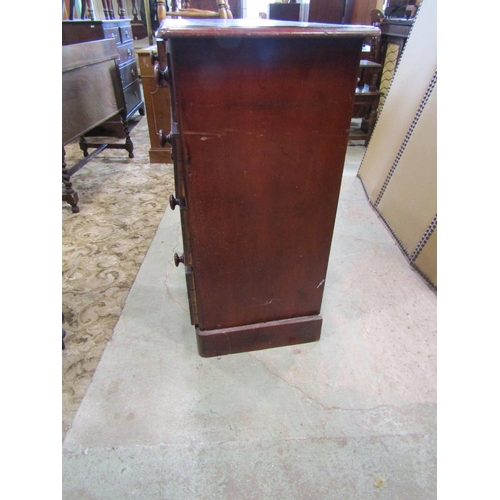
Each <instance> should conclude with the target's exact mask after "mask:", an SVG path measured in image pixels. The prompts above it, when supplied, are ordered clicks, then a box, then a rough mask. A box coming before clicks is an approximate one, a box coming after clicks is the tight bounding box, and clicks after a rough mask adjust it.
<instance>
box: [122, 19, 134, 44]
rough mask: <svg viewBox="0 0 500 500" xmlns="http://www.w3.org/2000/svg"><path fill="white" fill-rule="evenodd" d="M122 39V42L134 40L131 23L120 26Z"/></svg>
mask: <svg viewBox="0 0 500 500" xmlns="http://www.w3.org/2000/svg"><path fill="white" fill-rule="evenodd" d="M120 39H121V43H127V42H133V40H134V38H133V36H132V28H131V26H130V24H129V25H127V26H121V27H120Z"/></svg>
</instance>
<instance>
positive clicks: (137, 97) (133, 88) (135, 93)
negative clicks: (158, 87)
mask: <svg viewBox="0 0 500 500" xmlns="http://www.w3.org/2000/svg"><path fill="white" fill-rule="evenodd" d="M123 93H124V95H125V107H126V108H127V114H128V113H130V111H131V110H132V109H134V108H135V107H136V106H137V105H138V104H140V103H141V102H142V94H141V84H140V82H139V80H136V81H135V82H134V83H132V85H130V86H129V87H127V88H126V89H125V90H124V92H123Z"/></svg>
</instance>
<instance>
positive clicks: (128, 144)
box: [120, 113, 134, 158]
mask: <svg viewBox="0 0 500 500" xmlns="http://www.w3.org/2000/svg"><path fill="white" fill-rule="evenodd" d="M120 118H121V121H122V125H123V131H124V132H125V149H126V150H127V151H128V157H129V158H133V157H134V153H133V151H134V144H133V142H132V140H131V139H130V132H129V130H128V121H127V115H126V114H125V113H120Z"/></svg>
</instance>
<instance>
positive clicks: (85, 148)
mask: <svg viewBox="0 0 500 500" xmlns="http://www.w3.org/2000/svg"><path fill="white" fill-rule="evenodd" d="M79 144H80V149H81V150H82V151H83V156H88V155H89V146H88V143H87V139H85V136H83V135H82V136H81V137H80V141H79Z"/></svg>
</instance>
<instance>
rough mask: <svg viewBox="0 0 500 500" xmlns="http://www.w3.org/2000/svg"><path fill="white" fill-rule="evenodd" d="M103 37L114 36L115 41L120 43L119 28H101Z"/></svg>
mask: <svg viewBox="0 0 500 500" xmlns="http://www.w3.org/2000/svg"><path fill="white" fill-rule="evenodd" d="M103 33H104V38H114V39H115V40H116V43H120V28H118V27H111V28H104V29H103Z"/></svg>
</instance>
